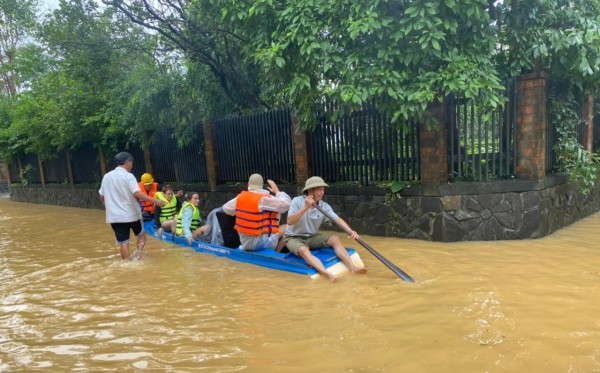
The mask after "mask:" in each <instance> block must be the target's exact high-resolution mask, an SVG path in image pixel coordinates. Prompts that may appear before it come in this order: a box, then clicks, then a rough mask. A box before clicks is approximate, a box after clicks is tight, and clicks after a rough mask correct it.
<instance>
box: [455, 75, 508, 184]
mask: <svg viewBox="0 0 600 373" xmlns="http://www.w3.org/2000/svg"><path fill="white" fill-rule="evenodd" d="M505 87H506V88H505V91H504V94H505V97H506V104H505V105H504V107H501V108H498V110H497V111H495V112H493V113H491V114H488V115H487V116H485V117H484V116H483V115H482V114H481V112H480V110H479V108H478V107H477V106H476V105H475V104H473V102H472V101H469V100H465V99H457V98H451V99H450V100H449V101H448V106H447V111H446V117H447V129H448V168H449V171H450V175H449V177H450V179H451V180H454V181H459V180H462V181H473V180H475V181H488V180H492V179H498V178H501V179H502V178H504V179H506V178H512V177H514V175H515V169H516V152H515V125H516V108H517V106H516V105H517V100H516V98H517V92H516V80H515V79H511V80H508V81H507V82H506V85H505Z"/></svg>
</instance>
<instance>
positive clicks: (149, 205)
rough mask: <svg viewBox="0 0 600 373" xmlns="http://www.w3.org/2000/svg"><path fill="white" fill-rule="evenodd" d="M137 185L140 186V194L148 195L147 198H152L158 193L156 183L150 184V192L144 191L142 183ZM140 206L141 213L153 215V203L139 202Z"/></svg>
mask: <svg viewBox="0 0 600 373" xmlns="http://www.w3.org/2000/svg"><path fill="white" fill-rule="evenodd" d="M138 185H139V186H140V192H142V193H144V194H146V195H148V196H149V197H152V198H154V194H155V193H156V192H158V183H152V185H151V186H150V190H146V187H145V186H144V184H142V183H138ZM140 206H141V207H142V211H147V212H149V213H151V214H154V203H152V202H146V201H140Z"/></svg>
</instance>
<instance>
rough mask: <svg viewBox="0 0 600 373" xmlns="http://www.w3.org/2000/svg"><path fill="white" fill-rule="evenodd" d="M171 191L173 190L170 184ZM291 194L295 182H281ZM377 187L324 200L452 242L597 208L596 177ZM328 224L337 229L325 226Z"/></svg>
mask: <svg viewBox="0 0 600 373" xmlns="http://www.w3.org/2000/svg"><path fill="white" fill-rule="evenodd" d="M182 188H183V189H184V190H186V191H190V190H195V191H198V192H200V196H201V211H202V216H203V217H205V216H206V215H207V214H208V212H209V211H210V210H212V209H213V208H215V207H219V206H222V205H223V204H224V203H225V202H227V201H228V200H229V199H231V198H234V197H235V196H236V195H237V194H238V193H239V191H241V190H242V188H244V186H243V185H237V186H219V187H217V188H216V190H210V188H209V187H208V186H206V185H184V186H182ZM176 189H177V188H176ZM282 189H283V190H285V191H286V192H288V193H289V194H290V196H292V197H294V196H296V195H298V194H299V191H298V190H297V188H295V187H289V188H285V187H284V188H282ZM387 193H389V190H386V189H385V188H380V187H358V186H346V185H344V186H331V187H330V188H328V190H327V192H326V195H325V200H326V201H327V202H328V203H329V204H331V205H332V206H333V208H334V210H335V211H336V212H337V213H338V214H339V215H340V216H342V217H343V218H344V220H346V221H347V222H348V223H349V224H350V225H351V226H352V227H353V229H355V230H356V231H358V232H359V233H361V234H369V235H375V236H391V237H403V238H417V239H421V240H430V241H439V242H453V241H478V240H515V239H529V238H540V237H544V236H547V235H549V234H550V233H552V232H555V231H556V230H558V229H561V228H564V227H566V226H568V225H570V224H572V223H574V222H576V221H578V220H580V219H582V218H584V217H586V216H589V215H591V214H593V213H595V212H597V211H600V181H599V182H597V183H596V188H595V190H594V191H593V192H592V193H591V194H590V195H589V196H587V197H583V196H581V195H580V194H579V193H578V192H577V191H576V190H574V189H573V188H571V187H570V186H569V185H568V183H567V177H566V176H550V177H546V178H545V179H543V180H538V181H526V180H506V181H493V182H485V183H476V182H470V183H457V184H447V185H443V186H439V187H429V188H424V187H422V186H418V185H417V186H412V187H409V188H405V189H404V190H403V191H402V193H401V196H400V198H393V196H391V195H389V194H387ZM10 199H11V200H13V201H18V202H29V203H41V204H51V205H58V206H71V207H81V208H97V209H102V208H103V206H102V204H101V203H100V200H99V198H98V188H92V187H90V186H87V187H85V186H77V187H75V188H73V187H70V186H64V185H55V186H53V185H46V187H45V188H42V187H41V186H28V187H11V188H10ZM331 229H333V230H335V229H336V228H335V227H333V226H331Z"/></svg>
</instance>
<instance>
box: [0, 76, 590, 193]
mask: <svg viewBox="0 0 600 373" xmlns="http://www.w3.org/2000/svg"><path fill="white" fill-rule="evenodd" d="M577 92H578V91H577V89H576V88H573V86H572V85H570V84H566V83H560V82H556V81H550V84H549V88H548V97H549V98H550V99H549V101H548V102H549V104H548V107H549V109H548V111H547V112H548V118H547V119H548V134H547V144H548V145H547V148H548V151H547V160H546V168H547V170H548V172H554V171H556V154H555V153H554V148H553V146H554V144H555V143H556V142H557V141H558V139H557V136H556V123H555V122H556V119H555V118H554V117H553V115H552V110H551V107H552V101H553V100H557V99H562V100H565V99H569V98H570V99H571V100H573V99H574V102H579V103H580V102H581V99H580V96H579V95H578V93H577ZM505 97H506V105H505V106H504V107H502V108H499V109H498V110H497V111H496V112H494V113H492V114H491V115H488V116H485V117H484V116H482V115H481V113H480V112H479V109H478V108H477V107H476V106H474V105H473V103H472V102H470V101H468V100H464V99H456V98H452V99H449V100H447V101H446V104H447V106H446V108H445V113H446V121H447V123H446V129H447V135H448V170H449V175H448V178H449V180H453V181H468V180H476V181H487V180H491V179H495V178H511V177H514V175H515V168H516V164H515V163H516V150H515V126H516V108H517V92H516V83H515V80H514V79H513V80H509V81H507V82H506V89H505ZM332 110H336V108H335V105H333V104H331V105H324V106H323V107H322V108H321V109H320V118H321V120H320V125H319V126H317V128H316V129H315V130H314V131H313V132H311V133H307V136H306V146H307V154H308V157H309V160H308V161H309V169H311V170H312V174H314V175H320V176H322V177H323V178H325V179H326V180H328V181H330V182H352V183H358V184H361V185H369V184H372V183H377V182H389V181H394V180H403V181H412V182H418V181H419V179H420V163H421V160H420V141H419V131H420V129H419V125H418V124H413V123H411V124H410V125H408V126H406V127H407V128H408V130H406V131H402V130H400V129H398V127H399V126H396V125H393V124H392V123H390V121H389V120H388V118H387V117H386V116H385V115H382V114H380V113H379V112H378V111H377V110H376V103H374V102H371V103H368V104H365V105H363V107H362V108H360V109H359V110H355V111H354V112H352V113H351V114H350V115H347V116H345V117H343V118H342V119H341V120H340V121H339V123H337V124H335V125H334V124H332V123H330V122H329V121H328V119H327V118H328V115H327V114H328V112H331V111H332ZM578 110H579V116H580V117H581V110H580V106H578ZM292 119H293V118H292V113H291V111H290V110H289V109H280V110H273V111H269V112H262V113H257V114H251V115H245V116H239V117H231V118H224V119H219V120H215V121H214V122H212V126H211V128H212V133H213V138H214V148H215V149H214V152H215V154H214V156H215V162H216V174H217V183H219V184H225V183H230V182H231V183H233V182H236V183H237V182H245V181H246V180H247V178H248V175H250V174H251V173H254V172H258V173H261V174H262V175H264V176H265V177H266V178H270V179H273V180H275V181H276V182H278V183H293V182H295V180H296V167H295V154H294V146H295V144H294V126H293V120H292ZM582 131H583V128H579V129H578V139H580V140H581V136H582ZM192 135H193V139H192V141H189V142H188V143H187V145H185V146H179V145H178V143H177V141H176V139H175V138H174V136H173V135H172V134H171V133H167V132H157V133H156V134H155V138H154V142H153V143H152V144H151V146H150V152H149V153H150V154H152V155H153V159H152V160H151V163H152V165H153V172H154V175H153V176H154V177H155V179H156V180H158V181H161V182H176V183H194V182H207V181H208V176H207V172H208V170H207V160H206V154H205V148H204V145H205V141H204V131H203V127H202V125H198V126H196V127H195V129H194V133H193V134H192ZM596 138H598V137H596ZM119 149H120V150H127V151H129V152H130V153H132V154H133V156H134V158H135V159H136V162H135V163H134V169H133V171H132V172H133V173H134V174H135V175H136V177H138V178H139V176H140V175H141V174H142V173H144V172H146V170H145V169H144V168H145V166H144V162H143V159H144V152H143V150H142V149H141V147H140V145H139V144H128V145H125V144H123V145H122V146H121V147H120V148H119ZM67 154H68V153H67V152H64V153H60V154H58V155H57V156H56V157H54V158H52V159H45V160H44V162H43V167H44V170H43V171H44V172H43V177H44V178H45V180H44V182H45V183H55V184H66V183H69V172H68V163H69V162H68V156H67ZM70 154H71V157H70V165H71V168H72V174H73V182H74V183H75V184H79V183H95V182H99V181H100V180H101V179H102V175H101V173H102V172H101V167H100V160H99V152H98V151H97V149H95V148H93V147H91V146H80V147H78V148H75V149H70ZM107 157H108V158H112V155H110V154H109V155H107ZM39 165H40V162H39V160H38V157H37V155H35V154H26V155H23V156H22V157H20V158H19V159H17V160H16V161H15V162H12V163H11V164H10V165H9V169H10V174H11V180H13V181H18V180H24V182H26V183H42V180H41V175H42V173H40V172H39V171H40V170H39ZM112 167H114V164H112V163H110V164H109V169H110V168H112ZM19 170H22V175H19ZM21 176H22V177H21Z"/></svg>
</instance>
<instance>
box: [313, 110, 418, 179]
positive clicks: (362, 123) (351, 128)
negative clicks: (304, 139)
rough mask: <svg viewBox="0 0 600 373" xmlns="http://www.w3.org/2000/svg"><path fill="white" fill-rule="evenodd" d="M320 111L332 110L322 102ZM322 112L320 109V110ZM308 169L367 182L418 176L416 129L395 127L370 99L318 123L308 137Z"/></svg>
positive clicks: (413, 127)
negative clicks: (333, 120)
mask: <svg viewBox="0 0 600 373" xmlns="http://www.w3.org/2000/svg"><path fill="white" fill-rule="evenodd" d="M323 109H324V112H327V111H331V110H335V107H334V105H333V104H328V105H324V107H323ZM322 114H323V113H322ZM308 147H309V150H310V152H309V154H310V160H311V165H312V170H313V173H314V174H315V175H319V176H322V177H323V178H325V179H326V180H329V181H332V182H334V181H347V182H354V183H358V184H361V185H369V184H372V183H374V182H377V181H391V180H407V181H408V180H412V181H414V180H418V179H419V160H420V159H419V129H418V126H415V125H411V126H409V130H408V132H407V133H405V132H403V131H402V130H400V129H397V128H396V127H395V126H394V125H392V123H390V121H389V120H388V118H387V117H386V116H385V115H383V114H380V113H378V112H377V111H376V109H375V104H374V103H372V102H371V103H368V104H365V105H363V107H362V108H361V110H358V111H355V112H353V113H352V114H351V115H348V116H345V117H343V118H341V119H340V121H339V123H338V124H332V123H330V122H329V121H328V120H327V119H326V116H325V115H321V122H320V125H319V126H318V127H317V128H316V129H315V130H314V132H312V133H311V134H310V136H309V140H308Z"/></svg>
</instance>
